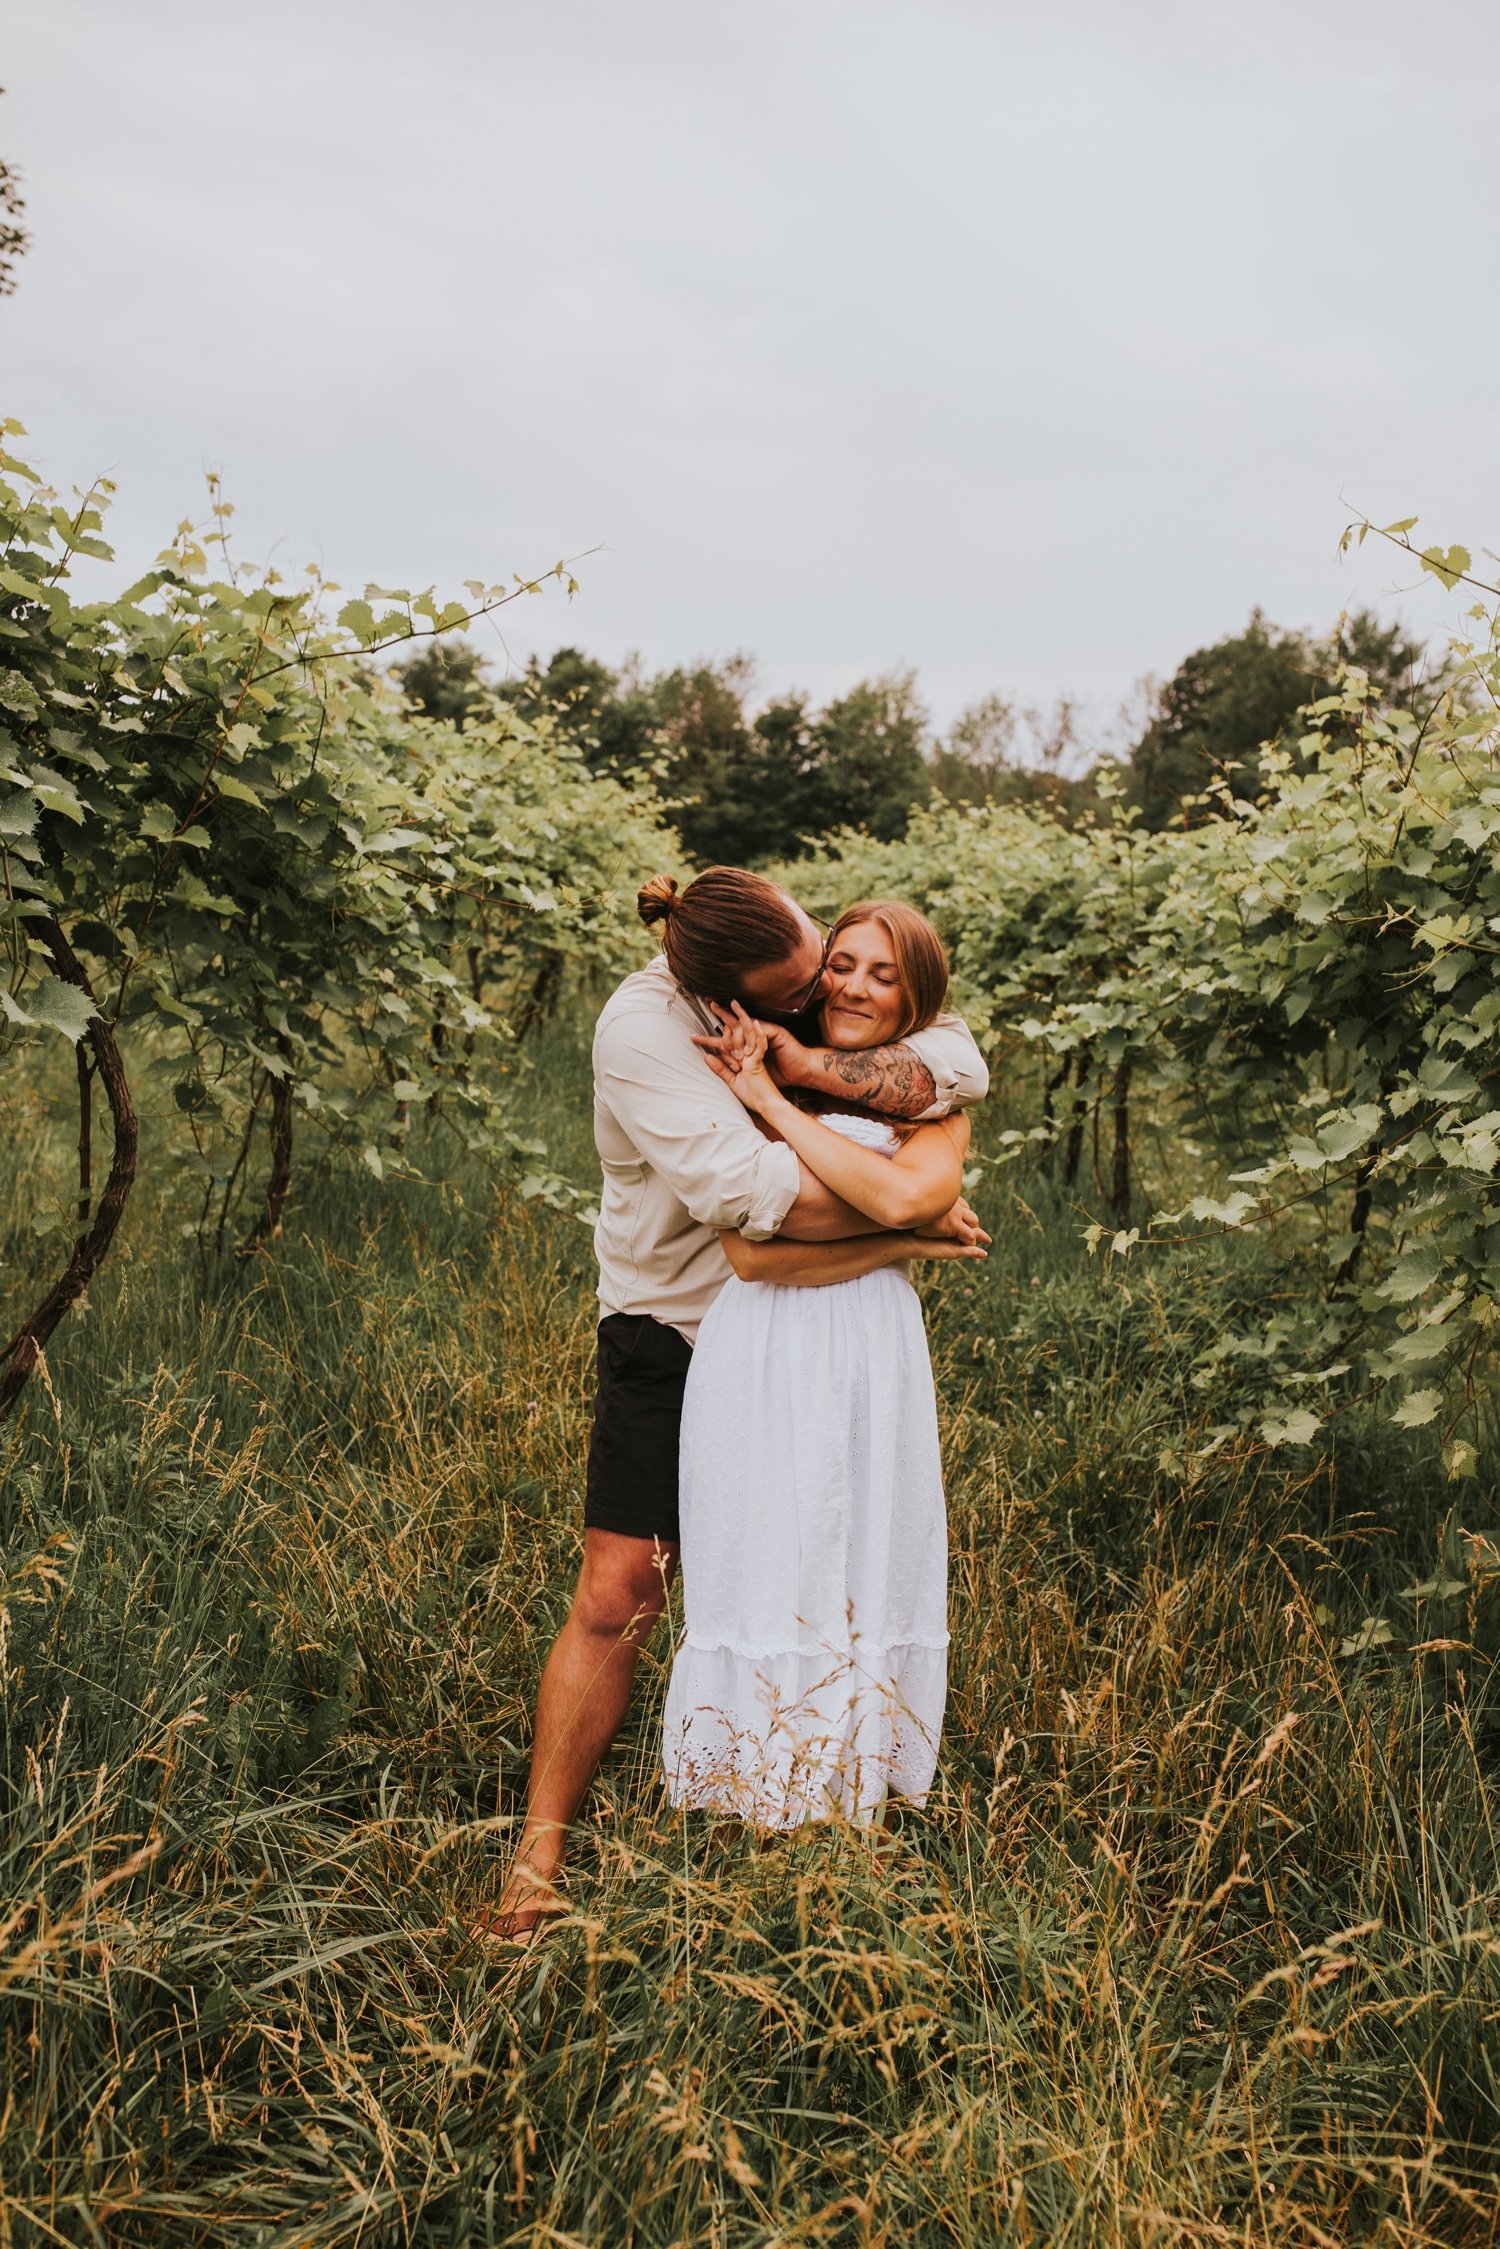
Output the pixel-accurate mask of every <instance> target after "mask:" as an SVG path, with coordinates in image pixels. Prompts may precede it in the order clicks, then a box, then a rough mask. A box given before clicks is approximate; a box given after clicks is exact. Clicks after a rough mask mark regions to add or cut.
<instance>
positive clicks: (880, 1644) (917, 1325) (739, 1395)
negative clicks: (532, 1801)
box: [663, 899, 983, 1830]
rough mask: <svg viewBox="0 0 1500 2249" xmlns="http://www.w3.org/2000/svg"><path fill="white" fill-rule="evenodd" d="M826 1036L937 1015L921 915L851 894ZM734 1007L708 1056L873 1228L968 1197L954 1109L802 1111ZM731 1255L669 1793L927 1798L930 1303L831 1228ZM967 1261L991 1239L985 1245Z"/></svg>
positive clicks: (830, 1811)
mask: <svg viewBox="0 0 1500 2249" xmlns="http://www.w3.org/2000/svg"><path fill="white" fill-rule="evenodd" d="M827 965H828V973H829V976H830V978H831V987H830V991H829V996H828V998H827V999H826V1000H825V1002H824V1004H823V1008H822V1015H821V1036H822V1038H823V1041H824V1043H825V1044H826V1045H828V1046H830V1047H834V1048H840V1047H842V1048H845V1049H847V1050H851V1051H852V1050H855V1049H858V1048H861V1047H874V1046H884V1045H889V1044H893V1043H895V1042H896V1041H898V1040H901V1039H904V1038H906V1037H907V1036H908V1035H909V1034H910V1033H911V1032H913V1031H916V1030H919V1029H921V1028H922V1027H923V1026H924V1025H925V1024H927V1023H930V1022H931V1021H932V1020H933V1018H934V1017H935V1016H936V1015H937V1014H938V1013H939V1011H940V1009H941V1008H942V1005H943V1001H944V998H945V996H946V992H947V984H948V965H947V961H946V958H945V956H944V953H943V948H942V943H941V940H940V939H939V937H938V935H937V932H936V931H935V930H934V929H933V927H932V925H931V923H930V922H928V921H926V920H925V919H924V918H923V917H922V915H920V914H919V913H917V912H916V911H915V909H914V908H912V907H910V906H905V905H901V904H898V903H896V902H894V901H891V900H886V899H870V900H866V901H864V902H863V903H862V904H860V905H857V906H851V907H850V908H849V910H848V912H847V913H846V914H844V915H843V917H842V918H841V920H840V921H839V922H838V923H837V924H836V925H835V928H834V932H833V937H832V940H831V944H830V948H829V953H828V964H827ZM765 1054H766V1039H765V1035H764V1033H763V1032H762V1031H761V1029H760V1027H759V1025H758V1024H756V1023H755V1022H754V1021H753V1019H752V1018H751V1017H749V1016H748V1015H746V1013H745V1011H744V1010H743V1008H740V1007H738V1006H736V1008H735V1020H734V1024H733V1027H732V1028H731V1030H730V1031H729V1033H728V1034H727V1036H726V1040H725V1044H724V1049H723V1052H722V1056H721V1057H715V1056H713V1055H709V1056H708V1057H707V1060H708V1061H709V1064H710V1066H711V1067H713V1068H715V1069H716V1070H717V1071H718V1073H719V1075H720V1076H721V1077H723V1078H724V1079H725V1080H726V1081H727V1083H728V1084H729V1085H731V1086H732V1087H733V1089H734V1091H735V1093H736V1094H737V1095H738V1097H739V1099H740V1100H741V1101H742V1102H743V1103H744V1104H745V1106H746V1107H747V1108H748V1109H749V1110H751V1111H752V1113H753V1114H754V1115H755V1116H756V1117H758V1118H759V1120H760V1122H761V1126H762V1129H763V1130H765V1131H767V1132H768V1133H770V1134H771V1135H773V1136H774V1137H778V1138H780V1139H783V1140H785V1141H787V1142H788V1143H789V1145H790V1146H791V1147H792V1148H793V1149H794V1150H795V1152H796V1153H797V1155H798V1156H799V1157H800V1158H801V1160H802V1162H803V1163H804V1164H805V1165H806V1167H807V1168H808V1169H809V1170H810V1171H812V1172H813V1173H815V1174H816V1175H817V1177H818V1178H820V1179H821V1180H822V1181H823V1182H824V1183H825V1185H827V1186H828V1187H830V1188H832V1189H833V1191H834V1193H835V1194H837V1195H840V1196H842V1198H843V1199H844V1201H846V1202H848V1203H850V1204H852V1205H853V1207H854V1208H855V1209H856V1210H858V1211H860V1212H862V1213H863V1214H864V1215H865V1216H866V1217H868V1218H870V1219H872V1220H873V1221H875V1223H876V1225H877V1226H880V1227H890V1228H899V1229H905V1230H920V1229H921V1227H923V1226H924V1225H927V1224H930V1223H931V1222H932V1221H933V1220H935V1219H936V1218H938V1217H939V1216H941V1214H942V1213H943V1212H944V1211H946V1210H948V1209H949V1207H950V1206H951V1205H952V1203H953V1202H954V1200H955V1198H956V1197H957V1195H958V1194H959V1192H960V1188H961V1183H962V1182H961V1174H962V1170H963V1158H964V1152H965V1150H966V1148H967V1145H968V1136H969V1128H968V1122H967V1119H966V1118H965V1117H964V1116H962V1115H961V1114H960V1115H958V1116H951V1117H944V1118H941V1119H938V1120H936V1121H934V1122H932V1123H924V1124H919V1125H907V1126H899V1125H893V1124H891V1123H890V1122H889V1121H887V1120H886V1119H883V1118H878V1117H874V1116H871V1115H868V1114H862V1113H860V1112H858V1111H854V1110H851V1109H848V1108H847V1107H845V1108H838V1107H836V1106H832V1105H830V1106H825V1107H824V1108H823V1109H822V1110H821V1112H820V1113H818V1114H812V1113H810V1112H809V1111H808V1110H807V1109H804V1108H801V1107H799V1106H797V1105H796V1104H794V1103H793V1102H792V1101H790V1100H788V1098H787V1097H786V1095H785V1094H784V1093H782V1092H781V1091H780V1090H779V1089H778V1087H777V1086H776V1085H775V1083H774V1082H773V1080H772V1078H771V1076H770V1074H769V1072H768V1071H767V1069H766V1067H765ZM720 1239H721V1241H722V1242H723V1245H724V1249H725V1252H726V1254H727V1255H728V1258H729V1261H730V1264H731V1265H732V1267H733V1269H734V1272H733V1277H732V1278H731V1279H730V1280H729V1281H728V1282H726V1284H725V1286H724V1288H723V1289H722V1290H721V1292H720V1294H719V1295H718V1297H717V1298H716V1300H715V1302H714V1304H713V1306H712V1309H711V1310H710V1311H709V1313H708V1316H707V1318H706V1319H705V1321H704V1323H703V1326H702V1329H701V1331H700V1333H699V1337H698V1344H697V1348H696V1350H695V1352H694V1354H693V1361H692V1366H691V1370H690V1372H689V1375H688V1380H687V1390H686V1395H685V1398H684V1401H683V1417H682V1447H681V1482H680V1505H681V1520H682V1585H683V1604H684V1631H683V1636H682V1640H681V1644H680V1646H679V1648H678V1651H677V1656H676V1660H675V1662H674V1664H673V1667H672V1677H671V1683H670V1685H669V1688H668V1692H667V1706H666V1717H665V1729H664V1744H663V1755H664V1763H665V1769H666V1775H667V1786H668V1792H669V1794H670V1796H671V1800H672V1802H673V1803H674V1804H677V1805H684V1806H695V1807H699V1808H705V1809H711V1810H714V1811H716V1812H718V1813H719V1814H720V1815H721V1816H730V1817H737V1818H740V1819H743V1820H744V1821H746V1822H747V1823H749V1824H751V1825H753V1826H755V1827H759V1828H772V1829H783V1830H784V1829H790V1828H793V1827H796V1826H799V1825H800V1824H801V1823H802V1822H803V1821H805V1820H809V1819H820V1818H830V1817H834V1816H842V1817H845V1818H848V1819H850V1820H853V1821H855V1822H857V1823H859V1824H861V1825H863V1824H867V1823H868V1822H869V1821H870V1820H871V1819H873V1818H874V1816H875V1815H876V1813H877V1812H878V1811H879V1810H880V1809H881V1806H882V1804H883V1802H884V1800H885V1798H886V1797H887V1795H888V1794H895V1795H900V1796H903V1797H906V1798H909V1799H911V1800H913V1801H915V1802H917V1803H921V1802H923V1801H924V1800H925V1798H926V1795H927V1791H928V1788H929V1786H930V1784H931V1781H932V1775H933V1769H934V1766H935V1764H936V1761H937V1748H938V1737H939V1734H940V1732H941V1728H942V1718H943V1705H944V1701H945V1698H946V1691H947V1656H946V1650H947V1643H948V1631H947V1526H946V1521H945V1516H944V1508H943V1486H942V1469H941V1462H940V1458H939V1452H938V1431H937V1410H936V1401H935V1399H934V1395H933V1383H932V1368H931V1364H930V1361H929V1359H928V1355H927V1340H926V1336H925V1333H924V1331H923V1326H922V1314H921V1307H920V1305H919V1303H918V1301H917V1296H916V1292H915V1291H914V1289H913V1288H912V1286H911V1283H910V1281H909V1280H908V1279H907V1277H906V1271H905V1267H904V1265H897V1264H895V1263H892V1264H891V1265H889V1266H886V1267H884V1268H882V1269H880V1270H877V1271H874V1272H865V1273H862V1274H861V1275H860V1277H858V1278H855V1279H842V1278H840V1277H839V1263H840V1259H841V1257H842V1256H843V1255H844V1252H845V1250H846V1247H847V1245H844V1244H840V1243H836V1242H835V1243H828V1244H825V1245H821V1246H817V1247H810V1246H809V1245H807V1244H803V1243H792V1242H785V1243H783V1242H776V1241H768V1242H755V1243H752V1242H747V1241H745V1240H744V1239H743V1238H742V1237H741V1236H739V1235H738V1234H725V1235H721V1237H720ZM973 1254H975V1255H981V1256H982V1255H983V1251H982V1250H981V1249H976V1250H975V1251H974V1252H973Z"/></svg>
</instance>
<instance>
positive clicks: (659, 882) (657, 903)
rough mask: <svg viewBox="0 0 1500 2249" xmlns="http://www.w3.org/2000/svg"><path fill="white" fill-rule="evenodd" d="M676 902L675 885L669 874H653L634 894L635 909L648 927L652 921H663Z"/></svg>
mask: <svg viewBox="0 0 1500 2249" xmlns="http://www.w3.org/2000/svg"><path fill="white" fill-rule="evenodd" d="M676 904H677V885H676V883H675V882H674V881H673V880H672V877H671V876H670V875H653V876H652V877H651V880H650V881H649V882H643V883H642V884H641V887H640V889H639V890H638V891H637V892H636V894H635V910H636V912H637V913H638V914H639V915H640V917H641V920H642V921H643V922H644V923H645V924H646V926H647V928H648V929H649V928H650V926H651V924H652V923H653V922H658V921H665V920H666V918H667V916H668V914H670V913H671V911H672V909H673V907H674V906H675V905H676Z"/></svg>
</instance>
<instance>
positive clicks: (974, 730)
mask: <svg viewBox="0 0 1500 2249" xmlns="http://www.w3.org/2000/svg"><path fill="white" fill-rule="evenodd" d="M1078 751H1079V742H1078V726H1077V707H1076V705H1075V704H1074V702H1073V701H1072V699H1071V697H1069V696H1066V695H1060V696H1059V697H1058V699H1057V701H1056V702H1055V703H1054V704H1053V706H1052V707H1051V709H1050V710H1043V709H1040V708H1037V707H1035V706H1032V705H1021V704H1017V703H1013V702H1012V701H1011V700H1010V699H1009V698H1008V697H1007V696H1004V695H994V694H991V695H983V696H981V697H980V699H979V701H978V702H977V703H971V704H970V705H969V706H968V708H967V709H966V710H963V711H961V712H960V713H959V715H958V717H957V718H956V719H955V720H954V722H953V724H952V726H951V727H950V728H949V730H948V735H947V739H946V740H945V741H942V742H939V743H938V744H937V745H936V747H935V748H934V750H933V753H932V761H931V762H932V785H933V788H934V789H935V791H936V792H937V794H938V795H939V796H940V797H942V798H943V800H944V801H945V802H946V803H948V804H958V805H980V804H1026V805H1036V806H1038V807H1042V808H1044V809H1046V810H1047V811H1049V812H1052V813H1054V814H1055V815H1056V816H1057V817H1058V818H1060V819H1068V820H1074V819H1079V818H1093V817H1094V816H1095V813H1096V811H1097V799H1096V797H1095V794H1094V791H1093V790H1092V788H1091V787H1090V786H1089V785H1088V778H1087V775H1086V774H1080V773H1079V772H1077V771H1070V770H1069V769H1070V767H1076V766H1077V764H1078Z"/></svg>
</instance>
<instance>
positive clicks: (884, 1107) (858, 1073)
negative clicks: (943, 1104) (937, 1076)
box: [823, 1046, 937, 1117]
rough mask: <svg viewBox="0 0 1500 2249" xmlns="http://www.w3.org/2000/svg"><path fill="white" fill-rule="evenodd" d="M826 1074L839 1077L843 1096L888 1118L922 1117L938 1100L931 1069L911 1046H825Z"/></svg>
mask: <svg viewBox="0 0 1500 2249" xmlns="http://www.w3.org/2000/svg"><path fill="white" fill-rule="evenodd" d="M823 1075H824V1076H825V1077H826V1078H832V1079H835V1080H837V1082H838V1084H839V1086H840V1088H841V1096H840V1097H841V1099H843V1100H845V1101H857V1102H859V1103H860V1104H861V1106H862V1107H864V1108H866V1109H878V1110H880V1111H881V1113H882V1114H883V1115H885V1116H888V1117H919V1116H920V1115H921V1114H922V1111H923V1110H924V1109H930V1108H931V1107H932V1104H933V1102H934V1101H935V1100H936V1099H937V1086H936V1084H935V1083H934V1081H933V1075H932V1072H931V1071H930V1070H929V1069H928V1067H927V1065H926V1063H925V1062H923V1061H922V1060H921V1059H920V1058H919V1057H918V1056H917V1055H915V1054H913V1052H912V1050H911V1048H910V1047H909V1046H867V1047H864V1048H862V1049H858V1050H856V1051H855V1052H853V1053H850V1052H848V1051H846V1050H843V1049H840V1048H835V1047H825V1048H824V1049H823Z"/></svg>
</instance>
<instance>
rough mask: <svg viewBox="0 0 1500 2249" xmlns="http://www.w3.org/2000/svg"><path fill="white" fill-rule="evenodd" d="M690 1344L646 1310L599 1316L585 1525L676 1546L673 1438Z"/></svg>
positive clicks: (678, 1424)
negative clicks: (657, 1539)
mask: <svg viewBox="0 0 1500 2249" xmlns="http://www.w3.org/2000/svg"><path fill="white" fill-rule="evenodd" d="M692 1356H693V1347H692V1345H691V1343H689V1342H688V1340H687V1338H686V1337H685V1336H681V1335H679V1334H678V1332H677V1330H676V1328H671V1327H668V1326H667V1325H666V1323H665V1321H663V1320H653V1319H652V1317H651V1315H650V1313H649V1312H606V1313H605V1315H604V1317H603V1319H602V1320H601V1321H600V1322H599V1388H598V1391H597V1393H596V1395H595V1398H594V1427H593V1433H592V1435H591V1436H590V1438H589V1471H588V1485H587V1490H586V1495H585V1498H584V1504H583V1520H584V1523H585V1525H586V1526H587V1527H588V1528H589V1529H590V1530H599V1531H619V1532H622V1533H623V1535H624V1536H625V1537H626V1538H659V1539H661V1540H663V1541H664V1542H667V1543H670V1544H671V1545H674V1546H675V1545H676V1544H677V1543H678V1540H679V1537H680V1535H681V1534H680V1532H679V1530H678V1527H677V1440H678V1435H679V1433H680V1431H681V1428H682V1392H683V1386H684V1384H685V1383H686V1381H687V1371H688V1367H689V1365H690V1364H691V1361H692Z"/></svg>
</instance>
